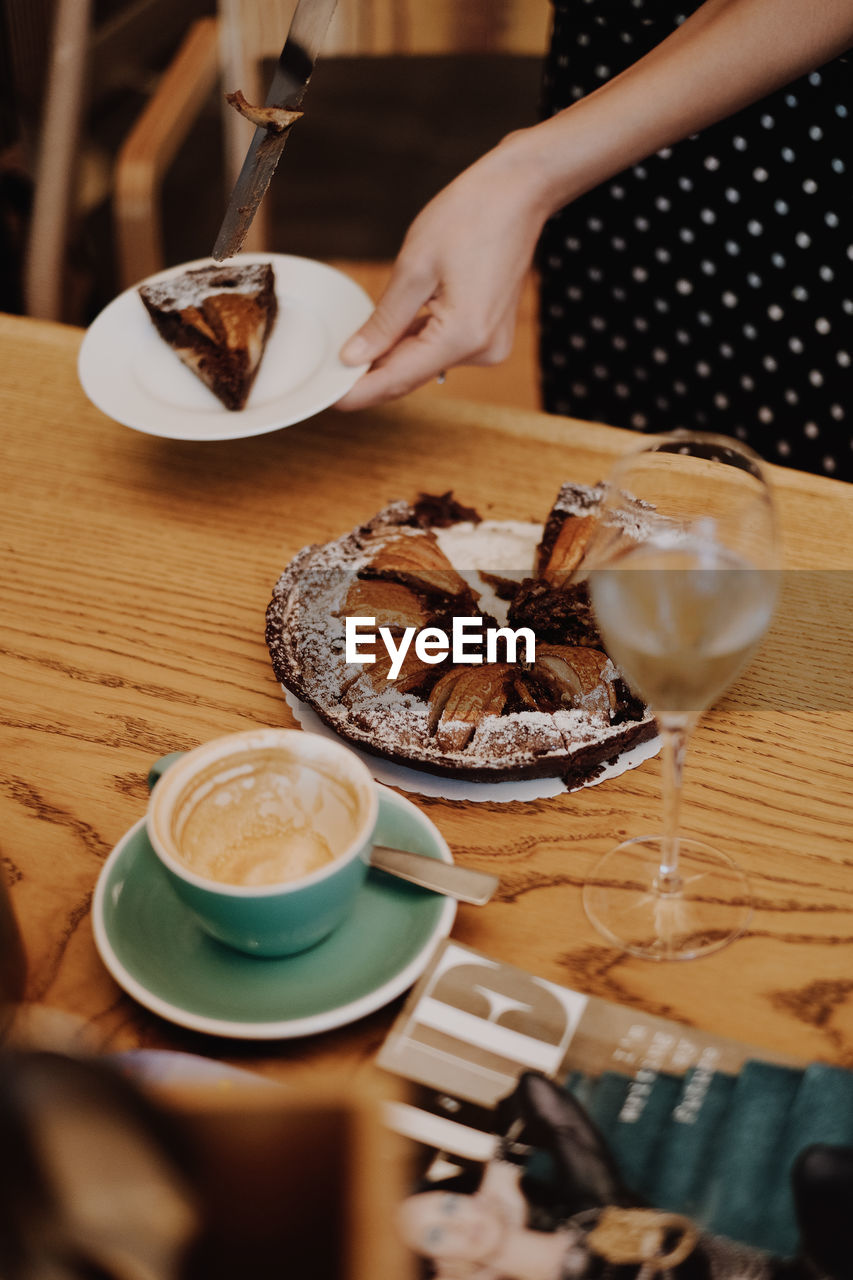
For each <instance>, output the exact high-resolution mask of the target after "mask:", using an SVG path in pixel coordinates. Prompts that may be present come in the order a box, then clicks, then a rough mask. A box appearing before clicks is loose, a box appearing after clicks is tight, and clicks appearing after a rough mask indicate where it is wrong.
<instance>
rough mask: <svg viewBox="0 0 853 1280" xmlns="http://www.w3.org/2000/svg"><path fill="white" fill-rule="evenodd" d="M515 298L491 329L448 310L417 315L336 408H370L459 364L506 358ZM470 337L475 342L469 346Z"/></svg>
mask: <svg viewBox="0 0 853 1280" xmlns="http://www.w3.org/2000/svg"><path fill="white" fill-rule="evenodd" d="M516 306H517V295H516V296H515V297H514V298H513V302H512V305H511V307H510V309H509V310H508V311H507V313H506V314H505V316H504V318H503V319H502V321H501V323H500V324H499V325H498V326H497V328H495V329H494V330H493V329H492V328H491V326H489V327H488V328H484V327H483V326H479V325H477V323H476V322H474V321H473V320H471V319H469V318H466V317H465V316H463V315H461V314H460V313H458V312H456V311H454V310H453V309H452V308H449V309H447V310H446V311H445V310H444V309H439V308H436V312H438V311H439V310H441V314H436V313H433V314H430V315H419V316H417V317H416V318H415V319H414V320H413V321H412V323H411V324H410V325H409V327H408V329H407V330H406V332H405V333H404V334H403V335H402V337H400V338H399V340H398V341H397V342H396V343H395V344H393V345H392V346H391V348H390V349H389V350H386V351H385V352H384V353H383V354H382V355H381V356H379V357H378V359H376V360H375V361H374V362H373V365H372V367H371V368H370V369H369V370H368V372H367V373H365V374H364V376H363V377H362V378H360V379H359V381H358V382H357V383H356V384H355V386H354V387H353V388H352V389H351V390H350V391H349V392H347V394H346V395H345V396H344V397H343V399H342V400H339V401H338V404H337V407H338V408H339V409H365V408H367V407H368V406H369V405H374V404H381V403H383V402H384V401H386V400H393V399H396V398H397V397H398V396H403V395H407V394H408V393H409V392H410V391H414V390H415V388H416V387H420V386H423V385H424V384H425V383H427V382H430V381H432V379H433V378H437V377H438V376H439V375H440V374H442V373H443V372H445V371H446V370H447V369H452V368H453V367H454V365H458V364H472V365H490V364H498V363H499V362H500V361H501V360H505V359H506V357H507V356H508V355H509V353H510V351H511V350H512V342H513V337H514V334H515V321H516ZM472 336H475V340H474V341H473V342H472Z"/></svg>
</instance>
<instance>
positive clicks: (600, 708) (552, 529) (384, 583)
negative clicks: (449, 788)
mask: <svg viewBox="0 0 853 1280" xmlns="http://www.w3.org/2000/svg"><path fill="white" fill-rule="evenodd" d="M600 501H601V490H600V489H597V488H589V487H585V486H581V485H574V484H566V485H564V486H563V487H562V489H561V490H560V493H559V495H558V497H557V500H556V502H555V503H554V506H553V507H552V509H551V511H550V513H549V515H548V518H547V520H546V522H545V526H544V530H541V531H540V530H538V529H536V532H535V533H534V535H533V536H534V539H535V537H536V536H537V535H538V533H539V532H541V538H540V540H539V542H538V545H537V546H536V548H535V555H534V556H533V559H532V562H531V563H529V564H527V565H522V566H518V565H513V566H510V567H509V570H507V567H506V566H501V565H496V564H490V565H484V566H483V567H482V568H479V570H478V572H477V573H473V572H471V571H469V570H467V569H465V570H463V569H460V568H459V567H458V566H457V565H456V564H454V562H453V559H452V552H451V553H450V554H448V552H446V551H445V549H444V547H445V546H446V547H453V546H458V545H459V542H458V539H459V536H460V535H462V536H464V535H465V534H466V533H467V532H468V531H474V530H476V529H477V526H478V525H479V524H480V517H479V516H478V515H477V513H476V512H475V511H473V510H472V509H471V508H466V507H462V506H460V505H459V504H458V503H457V502H455V501H454V499H453V497H452V495H451V494H445V495H442V496H440V497H439V496H435V495H421V497H420V498H419V500H418V501H417V502H415V503H412V504H410V503H407V502H403V501H400V502H395V503H392V504H391V505H390V506H388V507H386V508H385V509H384V510H382V511H380V512H378V513H377V514H376V515H375V516H374V517H373V518H372V519H371V520H369V521H368V522H367V523H366V524H364V525H361V526H360V527H358V528H356V529H354V530H353V531H352V532H350V533H347V534H345V535H343V536H342V537H340V538H337V539H335V540H333V541H331V542H327V543H325V544H322V545H313V546H308V547H305V548H303V549H302V551H300V552H299V553H298V554H297V555H296V556H295V558H294V559H293V560H292V561H291V563H290V564H289V565H288V566H287V568H286V569H285V570H284V572H283V573H282V575H281V577H280V578H279V580H278V582H277V583H276V585H275V588H274V590H273V595H272V599H271V601H270V604H269V606H268V608H267V615H266V640H267V644H268V647H269V652H270V657H271V660H272V666H273V670H274V672H275V675H276V677H277V678H278V680H279V681H280V683H281V684H282V685H283V686H284V687H285V688H286V689H288V690H290V691H291V692H292V693H293V694H295V695H296V697H297V698H299V699H300V700H301V701H302V702H304V703H306V704H307V705H308V706H310V707H311V708H312V709H313V710H314V711H315V712H316V713H317V714H318V715H319V716H320V717H321V718H322V720H323V721H325V723H326V724H328V725H329V726H331V727H332V728H333V729H334V730H335V731H336V732H337V733H338V734H340V736H341V737H342V738H344V739H346V740H347V741H348V742H350V743H351V744H352V745H354V746H357V747H360V748H362V749H364V750H366V751H369V752H372V753H373V754H375V755H378V756H381V757H383V758H385V759H388V760H393V761H395V762H397V763H401V764H406V765H409V766H411V767H414V768H418V769H423V770H426V771H428V772H431V773H436V774H442V775H445V776H449V777H453V778H464V779H469V780H472V781H502V780H510V779H523V778H536V777H559V778H562V779H563V780H564V781H565V783H566V784H567V785H568V786H570V787H573V786H580V785H582V784H583V783H584V782H587V781H589V780H590V779H591V778H594V777H595V776H596V775H597V774H598V773H599V772H600V771H601V769H602V768H603V767H604V766H605V765H606V764H608V763H611V762H614V761H615V760H617V759H618V758H619V757H620V756H621V755H622V754H623V753H624V752H626V751H628V750H629V749H630V748H632V747H633V746H635V745H637V744H638V743H640V742H643V741H646V740H647V739H649V738H652V737H654V735H655V733H656V726H655V723H654V720H653V719H652V717H651V714H650V713H649V711H648V709H647V708H646V707H645V706H644V704H643V703H642V702H640V701H639V700H638V699H637V698H636V697H635V696H634V695H633V694H632V693H631V691H630V690H629V689H628V687H627V685H626V684H625V682H624V681H623V680H622V678H621V676H620V675H619V673H618V671H617V670H616V668H615V667H614V666H613V663H612V662H611V661H610V659H609V657H608V655H607V653H606V651H605V649H604V645H603V643H602V640H601V637H600V636H599V634H598V631H597V629H596V626H595V619H594V616H593V613H592V609H591V607H590V603H589V598H588V595H587V590H586V586H585V584H584V581H583V556H584V550H585V548H586V546H587V544H588V541H589V538H590V536H591V534H592V530H593V527H594V523H595V521H596V519H597V508H598V506H599V504H600ZM487 523H488V522H487ZM528 527H533V526H528ZM482 528H483V530H485V529H486V524H483V526H482ZM533 528H535V527H533ZM450 535H452V538H451V536H450ZM617 536H619V537H626V538H628V537H630V531H629V530H619V531H618V532H617ZM531 549H532V548H531ZM525 575H526V576H525ZM487 595H488V597H489V607H493V606H494V604H495V603H499V602H500V601H503V602H504V605H503V607H504V612H505V617H504V618H503V619H499V618H497V617H496V616H495V613H496V612H497V611H495V612H489V607H487V604H486V603H485V597H486V596H487ZM355 618H371V619H373V620H374V627H375V632H376V633H377V635H378V631H379V628H381V627H384V628H387V631H388V636H389V637H390V638H391V639H392V642H393V643H392V648H394V649H396V655H394V656H392V651H391V648H389V647H388V646H387V645H386V647H384V648H383V646H382V645H381V644H380V643H378V642H377V643H376V645H375V648H371V647H370V646H369V643H368V644H367V647H365V648H363V649H362V648H359V649H358V650H357V652H358V655H359V657H360V658H364V657H365V656H366V655H367V654H371V655H372V656H373V657H374V661H372V662H371V661H347V656H348V655H347V620H348V619H349V620H350V621H352V620H353V619H355ZM463 619H464V620H465V623H464V624H462V620H463ZM457 623H459V624H461V625H464V626H466V627H467V628H468V632H467V634H466V647H465V648H464V650H460V652H459V654H457V657H458V658H462V656H463V654H464V659H463V660H456V661H454V655H453V650H452V647H450V648H449V651H448V652H446V653H442V651H441V645H440V644H438V643H437V642H436V643H433V644H432V647H431V648H430V647H429V646H428V645H426V644H424V645H423V647H422V649H421V652H420V653H419V652H417V651H416V647H415V645H414V644H413V643H409V644H408V647H406V648H405V650H404V651H403V646H402V645H401V644H400V643H399V642H400V637H403V638H404V639H405V636H404V633H405V632H406V629H407V628H410V629H414V630H413V631H412V632H410V638H411V635H417V633H419V632H423V631H424V629H425V628H429V629H430V631H429V632H428V633H425V635H424V636H423V639H424V640H426V639H427V636H429V637H434V636H435V634H436V630H434V629H437V630H438V631H440V632H441V633H443V634H444V635H446V636H450V634H451V632H452V631H453V629H454V625H455V624H457ZM478 624H479V625H480V628H481V631H482V635H483V636H484V637H485V636H488V637H489V642H491V636H490V635H489V633H490V631H493V632H495V633H496V635H497V641H496V642H495V644H494V647H492V648H491V649H489V648H488V647H487V644H486V643H485V642H480V641H479V639H478ZM498 628H505V629H507V630H510V629H511V630H517V629H522V628H526V629H529V630H530V631H531V632H532V633H533V634H534V636H535V653H531V652H530V651H529V650H528V649H527V648H526V647H525V645H524V644H523V643H521V642H520V641H519V643H518V645H516V646H515V647H514V648H512V646H511V644H508V643H506V641H505V640H503V641H501V633H500V632H499V631H498V630H497V629H498ZM454 634H455V633H454ZM519 634H521V632H519ZM370 638H372V637H368V639H370ZM362 642H363V643H364V641H362ZM478 644H480V648H478ZM500 645H502V647H499V646H500ZM511 648H512V651H511ZM349 656H350V657H352V656H353V654H352V652H351V653H350V655H349ZM425 657H428V659H429V660H424V658H425ZM389 677H393V678H389Z"/></svg>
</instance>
